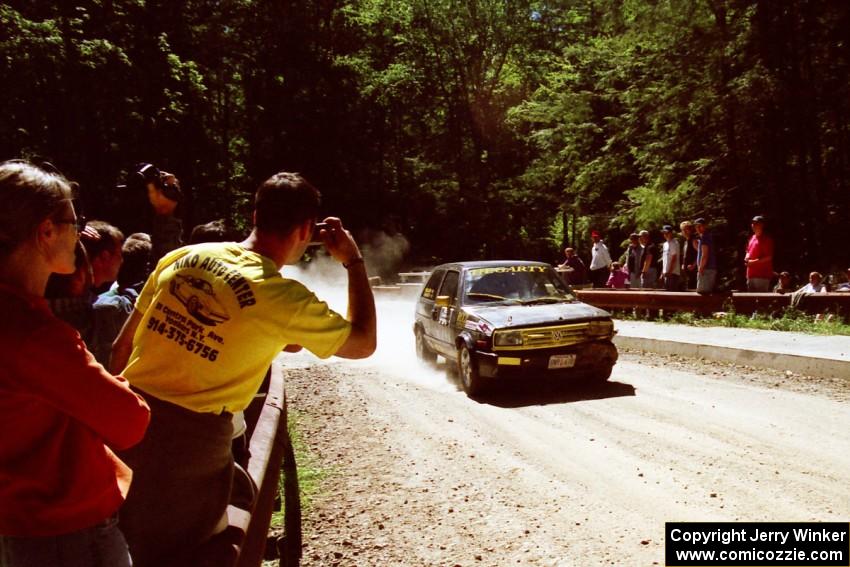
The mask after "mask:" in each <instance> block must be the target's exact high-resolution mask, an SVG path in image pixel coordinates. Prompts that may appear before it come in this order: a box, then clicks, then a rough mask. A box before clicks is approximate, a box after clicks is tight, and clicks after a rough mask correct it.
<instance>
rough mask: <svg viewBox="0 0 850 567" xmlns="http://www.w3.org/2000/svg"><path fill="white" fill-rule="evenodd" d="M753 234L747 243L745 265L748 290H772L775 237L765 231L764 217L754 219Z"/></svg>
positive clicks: (758, 216)
mask: <svg viewBox="0 0 850 567" xmlns="http://www.w3.org/2000/svg"><path fill="white" fill-rule="evenodd" d="M751 226H752V228H753V235H752V236H751V237H750V241H749V243H748V244H747V253H746V255H745V256H744V265H745V266H746V267H747V291H754V292H767V291H770V280H771V278H773V239H772V238H771V237H769V236H767V235H766V234H765V233H764V217H763V216H761V215H757V216H755V217H753V221H752V225H751Z"/></svg>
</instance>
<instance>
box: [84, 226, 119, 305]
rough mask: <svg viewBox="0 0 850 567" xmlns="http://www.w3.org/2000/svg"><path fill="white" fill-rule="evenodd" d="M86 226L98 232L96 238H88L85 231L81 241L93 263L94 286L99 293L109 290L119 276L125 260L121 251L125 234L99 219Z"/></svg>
mask: <svg viewBox="0 0 850 567" xmlns="http://www.w3.org/2000/svg"><path fill="white" fill-rule="evenodd" d="M86 228H87V229H89V231H94V232H96V233H97V236H95V237H94V238H86V233H84V234H83V236H82V238H81V239H80V242H82V243H83V246H84V247H85V249H86V254H87V255H88V257H89V262H90V263H91V268H92V278H93V279H92V287H93V288H94V290H95V292H96V293H98V294H99V293H103V292H104V291H106V290H108V289H109V286H111V285H112V282H114V281H115V280H116V279H117V278H118V270H120V269H121V263H122V262H123V261H124V258H123V255H122V252H121V247H122V245H123V244H124V234H123V233H122V232H121V231H120V230H118V228H116V227H114V226H112V225H111V224H109V223H108V222H104V221H98V220H95V221H89V222H88V223H86Z"/></svg>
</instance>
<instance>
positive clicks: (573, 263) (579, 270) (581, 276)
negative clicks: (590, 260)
mask: <svg viewBox="0 0 850 567" xmlns="http://www.w3.org/2000/svg"><path fill="white" fill-rule="evenodd" d="M557 271H558V272H559V273H561V274H562V275H563V278H564V280H565V281H566V282H567V284H569V285H577V284H583V283H584V280H585V275H586V273H587V267H585V265H584V262H582V261H581V258H579V257H578V254H576V251H575V250H574V249H572V248H564V261H563V262H562V263H561V264H559V265H558V267H557Z"/></svg>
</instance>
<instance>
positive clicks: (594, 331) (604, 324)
mask: <svg viewBox="0 0 850 567" xmlns="http://www.w3.org/2000/svg"><path fill="white" fill-rule="evenodd" d="M587 333H588V334H589V335H594V336H606V335H611V334H613V333H614V322H613V321H591V322H590V325H588V327H587Z"/></svg>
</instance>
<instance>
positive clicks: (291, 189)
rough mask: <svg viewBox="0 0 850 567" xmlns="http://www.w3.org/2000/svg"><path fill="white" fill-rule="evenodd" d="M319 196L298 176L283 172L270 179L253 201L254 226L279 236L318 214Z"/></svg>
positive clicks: (320, 201) (320, 195) (320, 196)
mask: <svg viewBox="0 0 850 567" xmlns="http://www.w3.org/2000/svg"><path fill="white" fill-rule="evenodd" d="M321 204H322V194H321V193H319V190H318V189H316V188H315V187H313V186H312V185H311V184H310V183H309V182H308V181H307V180H306V179H304V178H303V177H301V175H300V174H298V173H288V172H285V171H282V172H280V173H276V174H275V175H272V176H271V177H269V178H268V179H267V180H266V181H265V182H263V184H262V185H260V188H259V189H257V194H256V197H255V199H254V212H255V213H256V218H255V225H256V227H257V228H258V229H259V230H262V231H266V232H272V233H275V234H279V235H285V234H287V233H289V231H291V230H292V229H293V228H295V227H296V226H298V225H299V224H301V223H302V222H304V221H305V220H308V219H314V218H316V217H317V216H318V214H319V207H320V206H321Z"/></svg>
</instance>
